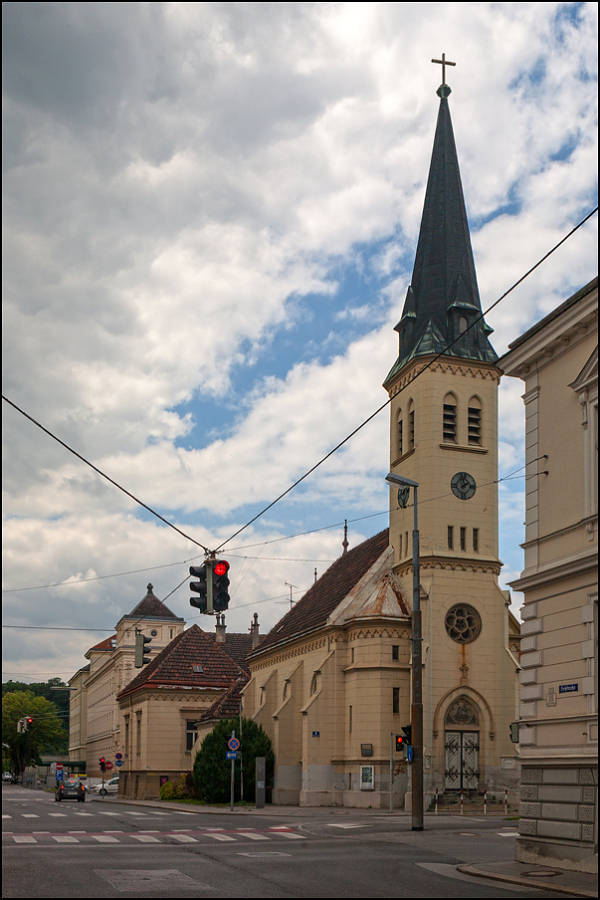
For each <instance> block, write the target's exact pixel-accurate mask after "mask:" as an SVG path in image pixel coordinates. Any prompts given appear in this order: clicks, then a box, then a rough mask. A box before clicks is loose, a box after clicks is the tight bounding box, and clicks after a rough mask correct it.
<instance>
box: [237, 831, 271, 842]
mask: <svg viewBox="0 0 600 900" xmlns="http://www.w3.org/2000/svg"><path fill="white" fill-rule="evenodd" d="M240 834H242V835H243V836H244V837H247V838H250V840H251V841H268V840H269V838H268V837H267V835H266V834H256V832H254V831H242V832H240Z"/></svg>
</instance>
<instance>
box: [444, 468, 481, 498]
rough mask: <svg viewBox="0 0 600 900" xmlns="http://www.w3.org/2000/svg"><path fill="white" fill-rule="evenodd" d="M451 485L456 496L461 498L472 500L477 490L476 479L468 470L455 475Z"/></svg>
mask: <svg viewBox="0 0 600 900" xmlns="http://www.w3.org/2000/svg"><path fill="white" fill-rule="evenodd" d="M450 487H451V488H452V493H453V494H454V496H455V497H458V499H459V500H470V499H471V497H472V496H473V495H474V493H475V491H476V490H477V484H476V483H475V479H474V478H473V476H472V475H469V473H468V472H457V473H456V475H453V476H452V481H451V482H450Z"/></svg>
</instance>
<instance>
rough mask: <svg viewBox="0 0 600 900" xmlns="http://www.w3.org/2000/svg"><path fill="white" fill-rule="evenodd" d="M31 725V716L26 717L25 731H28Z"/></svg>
mask: <svg viewBox="0 0 600 900" xmlns="http://www.w3.org/2000/svg"><path fill="white" fill-rule="evenodd" d="M32 725H33V719H32V718H31V716H27V718H26V719H25V731H29V729H30V728H31V726H32Z"/></svg>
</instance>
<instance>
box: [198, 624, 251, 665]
mask: <svg viewBox="0 0 600 900" xmlns="http://www.w3.org/2000/svg"><path fill="white" fill-rule="evenodd" d="M208 637H210V638H212V639H213V641H215V643H218V641H217V636H216V634H215V633H214V632H212V633H211V632H210V631H209V632H208ZM219 647H220V648H221V649H222V650H224V651H225V653H227V654H228V655H229V656H230V657H231V658H232V660H233V661H234V662H236V663H237V664H238V666H240V668H241V669H243V670H244V672H247V673H248V674H250V669H249V667H248V663H247V662H246V660H247V658H248V656H249V655H250V653H251V652H252V635H251V634H234V633H233V632H232V633H231V634H227V633H226V634H225V643H224V644H221V643H219Z"/></svg>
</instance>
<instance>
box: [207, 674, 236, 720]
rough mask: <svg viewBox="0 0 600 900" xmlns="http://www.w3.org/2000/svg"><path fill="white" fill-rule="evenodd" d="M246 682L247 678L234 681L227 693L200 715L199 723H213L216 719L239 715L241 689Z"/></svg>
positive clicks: (231, 717)
mask: <svg viewBox="0 0 600 900" xmlns="http://www.w3.org/2000/svg"><path fill="white" fill-rule="evenodd" d="M247 680H248V679H247V678H245V679H244V680H243V681H242V680H241V679H240V681H236V683H235V684H232V685H231V687H230V688H229V690H228V691H227V693H225V694H223V696H222V697H219V699H218V700H215V702H214V703H213V705H212V706H210V707H209V708H208V709H207V710H206V712H205V713H203V714H202V716H201V717H200V719H199V721H200V722H213V721H215V720H217V719H233V717H234V716H237V715H239V712H240V702H241V699H242V688H243V687H244V685H245V684H246V682H247Z"/></svg>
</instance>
